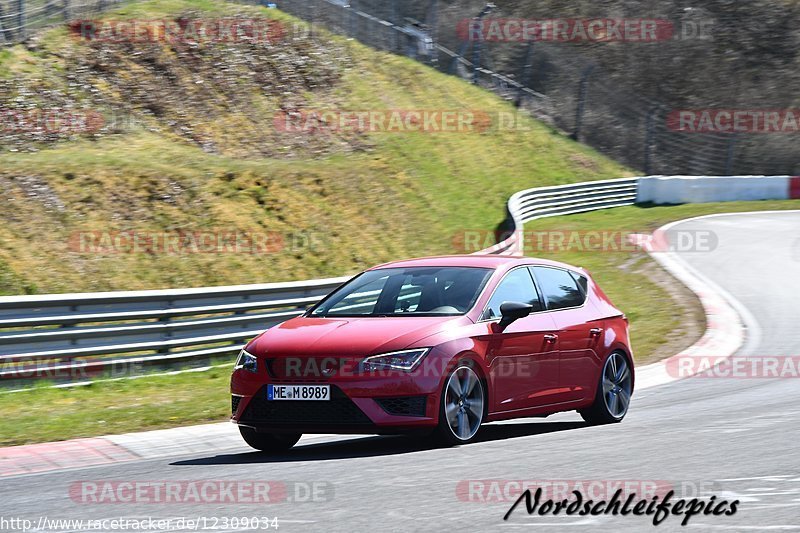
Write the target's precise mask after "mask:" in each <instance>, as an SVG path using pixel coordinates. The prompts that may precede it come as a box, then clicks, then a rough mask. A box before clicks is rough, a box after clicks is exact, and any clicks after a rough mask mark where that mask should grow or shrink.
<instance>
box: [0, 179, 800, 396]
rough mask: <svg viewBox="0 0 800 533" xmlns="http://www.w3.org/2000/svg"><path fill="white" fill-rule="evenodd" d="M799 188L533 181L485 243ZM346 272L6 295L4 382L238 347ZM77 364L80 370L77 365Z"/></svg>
mask: <svg viewBox="0 0 800 533" xmlns="http://www.w3.org/2000/svg"><path fill="white" fill-rule="evenodd" d="M798 197H800V178H789V177H787V176H778V177H719V178H716V177H694V176H674V177H669V176H653V177H646V178H623V179H614V180H603V181H593V182H587V183H573V184H568V185H557V186H552V187H537V188H534V189H526V190H523V191H520V192H518V193H516V194H514V195H513V196H512V197H511V199H510V200H509V202H508V219H507V220H506V223H505V224H504V226H505V227H504V229H505V235H504V237H505V238H504V239H503V240H502V241H501V242H500V243H498V244H496V245H495V246H492V247H491V248H488V249H486V250H484V251H482V252H479V253H486V254H501V255H521V254H522V250H523V243H522V231H521V230H522V228H523V225H524V224H525V223H526V222H530V221H532V220H536V219H539V218H543V217H552V216H557V215H569V214H573V213H581V212H586V211H594V210H598V209H608V208H611V207H618V206H625V205H632V204H634V203H637V202H638V203H641V202H653V203H684V202H687V201H689V202H699V201H725V200H728V199H730V200H740V199H768V198H770V199H782V198H798ZM346 280H347V278H332V279H322V280H311V281H299V282H292V283H270V284H262V285H243V286H235V287H214V288H200V289H176V290H165V291H136V292H110V293H88V294H54V295H41V296H10V297H0V386H2V385H4V384H5V385H13V386H15V387H19V386H20V384H21V383H31V381H32V379H34V378H49V379H54V380H56V381H71V380H76V379H80V378H81V377H82V376H83V375H88V376H90V377H91V376H95V375H100V374H102V373H103V371H107V370H108V369H109V368H111V369H119V368H121V369H122V370H121V372H122V373H123V374H124V375H130V374H132V373H137V372H140V373H143V372H146V371H148V370H152V369H159V368H173V367H174V366H175V365H177V364H181V365H186V364H187V363H191V364H194V365H195V366H196V365H198V364H204V363H205V362H206V361H209V360H212V359H213V358H214V357H218V356H232V355H233V354H235V353H236V352H237V351H238V350H239V349H240V348H241V347H242V346H243V345H244V344H245V342H246V341H247V340H249V339H251V338H252V337H254V336H256V335H257V334H258V333H260V332H261V331H263V330H264V329H266V328H268V327H271V326H273V325H275V324H277V323H279V322H282V321H284V320H286V319H288V318H291V317H293V316H297V315H298V314H300V313H301V312H302V311H303V310H304V309H305V308H306V307H308V306H310V305H312V304H313V303H315V302H317V301H319V300H320V299H321V298H322V297H323V296H324V295H326V294H327V293H329V292H330V291H331V290H332V289H334V288H335V287H336V286H338V285H339V284H341V283H343V282H344V281H346ZM76 367H77V368H78V370H79V372H77V373H76V372H75V369H76Z"/></svg>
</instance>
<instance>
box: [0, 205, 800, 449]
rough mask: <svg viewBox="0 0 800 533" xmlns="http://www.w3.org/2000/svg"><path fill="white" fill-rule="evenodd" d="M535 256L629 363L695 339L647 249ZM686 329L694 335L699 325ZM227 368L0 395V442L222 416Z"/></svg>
mask: <svg viewBox="0 0 800 533" xmlns="http://www.w3.org/2000/svg"><path fill="white" fill-rule="evenodd" d="M783 209H800V201H784V202H733V203H725V204H700V205H681V206H670V207H653V208H641V207H622V208H617V209H610V210H605V211H596V212H593V213H586V214H579V215H571V216H568V217H555V218H551V219H544V220H540V221H537V222H534V223H531V224H530V225H529V226H528V227H527V228H526V229H527V230H529V231H533V230H541V231H555V230H588V229H592V230H597V229H604V230H609V231H614V230H631V231H637V232H645V231H652V230H654V229H657V228H658V227H660V226H662V225H663V224H665V223H667V222H671V221H674V220H679V219H683V218H688V217H693V216H699V215H705V214H711V213H721V212H731V213H733V212H742V211H757V210H783ZM536 255H538V256H541V257H549V258H551V259H556V260H560V261H565V262H569V263H573V264H577V265H582V266H584V267H586V268H588V269H589V270H590V271H591V272H592V274H593V275H594V277H595V278H596V279H597V281H598V282H599V283H600V285H601V286H602V288H603V290H604V291H605V292H606V293H607V294H608V295H609V297H610V298H611V299H612V300H613V301H614V302H615V304H617V305H618V306H619V307H620V308H622V309H623V310H624V311H625V312H626V313H627V315H628V317H629V318H630V320H631V336H632V343H633V347H634V352H635V355H636V358H637V364H639V365H642V364H646V363H648V362H650V361H652V360H653V358H654V357H658V356H659V355H660V356H666V355H670V354H673V353H675V352H677V351H678V350H680V349H682V348H684V347H686V346H687V345H689V344H691V343H693V342H694V341H695V340H696V338H691V337H689V338H687V337H686V336H685V334H684V332H685V330H686V323H687V315H688V316H689V317H691V318H694V319H696V320H698V321H700V322H702V313H701V312H700V308H699V304H698V302H697V301H696V300H695V299H694V298H691V297H690V298H689V299H688V300H689V301H687V302H685V304H686V305H687V307H688V309H687V310H686V311H683V312H680V313H676V310H680V306H678V305H677V304H676V303H674V302H673V296H674V293H675V292H676V290H677V289H678V288H679V287H680V286H679V284H677V282H673V283H671V284H669V285H667V286H666V287H664V286H661V285H658V284H655V283H653V282H652V281H651V280H650V278H649V277H648V276H647V272H649V271H651V270H652V269H657V268H658V267H656V266H655V265H654V264H653V262H652V260H651V259H649V258H648V257H647V256H644V255H642V254H630V253H627V254H623V253H592V252H569V253H558V254H543V253H537V254H536ZM692 313H694V315H692ZM694 333H695V335H696V336H697V335H699V333H700V329H696V330H694ZM659 350H660V352H659ZM228 373H229V368H215V369H213V370H210V371H207V372H202V373H187V374H180V375H172V376H160V377H148V378H142V379H133V380H123V381H114V382H105V383H103V382H98V383H94V384H92V385H91V386H89V387H80V388H74V389H44V388H40V389H36V390H31V391H26V392H20V393H12V394H0V446H10V445H17V444H27V443H33V442H47V441H53V440H61V439H68V438H75V437H90V436H96V435H104V434H114V433H123V432H130V431H145V430H150V429H159V428H167V427H173V426H180V425H189V424H200V423H205V422H214V421H224V420H225V419H227V417H228V416H229V412H228V409H229V404H230V399H229V396H228ZM20 405H25V406H26V416H24V417H20V416H19V413H20V407H19V406H20Z"/></svg>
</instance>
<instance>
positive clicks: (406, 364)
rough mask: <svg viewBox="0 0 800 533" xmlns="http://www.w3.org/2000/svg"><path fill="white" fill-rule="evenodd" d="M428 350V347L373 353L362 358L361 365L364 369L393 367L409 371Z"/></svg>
mask: <svg viewBox="0 0 800 533" xmlns="http://www.w3.org/2000/svg"><path fill="white" fill-rule="evenodd" d="M429 351H431V349H430V348H415V349H413V350H403V351H400V352H391V353H384V354H380V355H373V356H371V357H367V358H366V359H364V361H363V362H362V363H361V365H362V366H361V367H362V368H363V369H364V370H365V371H370V370H385V369H394V370H405V371H406V372H410V371H411V370H414V369H415V368H416V367H417V365H418V364H419V362H420V361H421V360H422V358H423V357H425V355H426V354H427V353H428V352H429Z"/></svg>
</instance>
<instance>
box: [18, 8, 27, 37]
mask: <svg viewBox="0 0 800 533" xmlns="http://www.w3.org/2000/svg"><path fill="white" fill-rule="evenodd" d="M27 24H28V22H27V20H26V17H25V0H17V28H18V30H19V32H18V33H17V35H19V39H18V40H19V41H24V40H25V37H26V32H25V26H26V25H27Z"/></svg>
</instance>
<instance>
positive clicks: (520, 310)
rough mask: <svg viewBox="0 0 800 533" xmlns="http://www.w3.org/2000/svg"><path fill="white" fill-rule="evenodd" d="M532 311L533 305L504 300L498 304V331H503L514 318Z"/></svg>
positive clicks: (517, 318)
mask: <svg viewBox="0 0 800 533" xmlns="http://www.w3.org/2000/svg"><path fill="white" fill-rule="evenodd" d="M532 312H533V306H532V305H529V304H524V303H521V302H504V303H503V304H502V305H501V306H500V314H501V315H502V318H501V319H500V331H503V330H504V329H506V328H507V327H508V326H510V325H511V323H512V322H514V321H515V320H519V319H520V318H525V317H526V316H528V315H530V314H531V313H532Z"/></svg>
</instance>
